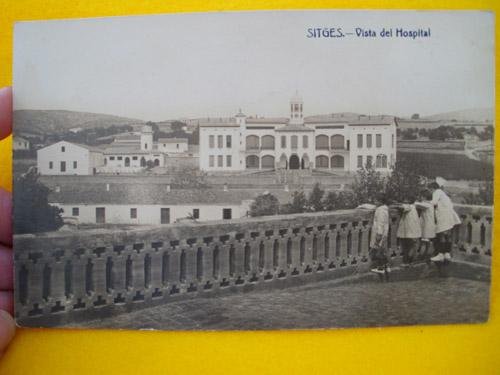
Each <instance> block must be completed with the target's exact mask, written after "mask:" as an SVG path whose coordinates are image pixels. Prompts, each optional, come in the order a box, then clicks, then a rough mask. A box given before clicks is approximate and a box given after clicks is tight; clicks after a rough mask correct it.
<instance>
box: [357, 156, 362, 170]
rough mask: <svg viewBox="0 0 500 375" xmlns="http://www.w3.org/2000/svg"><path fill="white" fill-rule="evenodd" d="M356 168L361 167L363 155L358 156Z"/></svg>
mask: <svg viewBox="0 0 500 375" xmlns="http://www.w3.org/2000/svg"><path fill="white" fill-rule="evenodd" d="M358 168H363V155H359V156H358Z"/></svg>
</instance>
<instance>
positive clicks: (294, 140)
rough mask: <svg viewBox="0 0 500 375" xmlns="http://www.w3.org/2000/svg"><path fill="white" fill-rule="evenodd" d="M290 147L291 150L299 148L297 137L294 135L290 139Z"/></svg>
mask: <svg viewBox="0 0 500 375" xmlns="http://www.w3.org/2000/svg"><path fill="white" fill-rule="evenodd" d="M291 146H292V148H293V149H296V148H297V147H299V137H297V136H296V135H292V137H291Z"/></svg>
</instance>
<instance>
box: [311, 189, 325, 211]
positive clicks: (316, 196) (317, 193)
mask: <svg viewBox="0 0 500 375" xmlns="http://www.w3.org/2000/svg"><path fill="white" fill-rule="evenodd" d="M324 195H325V191H324V190H322V189H321V188H320V186H319V183H316V184H314V186H313V189H312V190H311V193H309V198H308V202H307V203H308V206H309V207H310V208H311V210H312V211H323V209H324V206H323V201H322V200H323V196H324Z"/></svg>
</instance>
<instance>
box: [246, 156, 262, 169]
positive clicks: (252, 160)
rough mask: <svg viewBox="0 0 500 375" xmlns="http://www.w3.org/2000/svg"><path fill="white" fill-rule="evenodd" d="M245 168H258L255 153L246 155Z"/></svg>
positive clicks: (257, 159) (257, 158)
mask: <svg viewBox="0 0 500 375" xmlns="http://www.w3.org/2000/svg"><path fill="white" fill-rule="evenodd" d="M246 166H247V169H251V168H255V169H259V157H258V156H256V155H248V156H247V158H246Z"/></svg>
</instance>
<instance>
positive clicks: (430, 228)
mask: <svg viewBox="0 0 500 375" xmlns="http://www.w3.org/2000/svg"><path fill="white" fill-rule="evenodd" d="M415 206H416V207H417V210H418V211H419V213H420V224H421V227H422V239H421V248H423V249H424V254H422V257H423V258H424V259H425V260H426V261H429V260H430V258H431V256H432V255H433V254H431V245H432V242H433V241H434V239H435V238H436V215H435V213H434V204H433V203H432V193H431V191H430V190H428V189H425V190H423V191H422V192H421V193H420V201H419V202H415Z"/></svg>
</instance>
